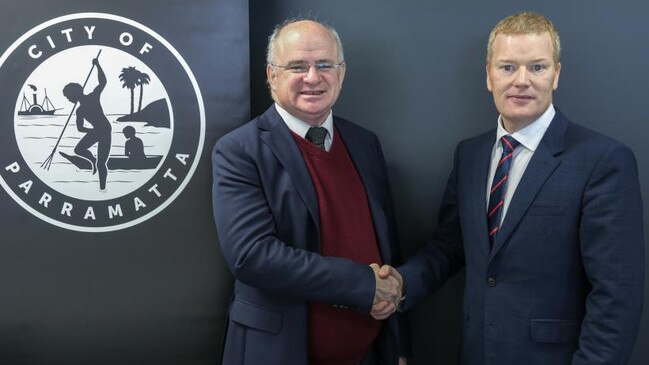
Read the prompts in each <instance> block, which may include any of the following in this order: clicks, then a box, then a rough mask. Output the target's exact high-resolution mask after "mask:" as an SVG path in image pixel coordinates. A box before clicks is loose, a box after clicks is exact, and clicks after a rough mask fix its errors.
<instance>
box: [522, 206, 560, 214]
mask: <svg viewBox="0 0 649 365" xmlns="http://www.w3.org/2000/svg"><path fill="white" fill-rule="evenodd" d="M563 210H564V206H563V205H532V206H531V207H530V209H529V210H528V211H527V214H529V215H563Z"/></svg>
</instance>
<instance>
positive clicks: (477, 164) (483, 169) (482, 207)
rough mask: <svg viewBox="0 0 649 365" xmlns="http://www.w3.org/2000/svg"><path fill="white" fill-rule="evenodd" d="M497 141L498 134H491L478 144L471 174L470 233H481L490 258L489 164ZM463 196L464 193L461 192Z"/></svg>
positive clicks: (481, 240)
mask: <svg viewBox="0 0 649 365" xmlns="http://www.w3.org/2000/svg"><path fill="white" fill-rule="evenodd" d="M495 140H496V132H495V130H494V131H493V132H489V133H487V134H486V135H485V137H484V138H482V139H481V140H480V141H479V142H478V146H477V148H476V149H475V150H474V154H473V156H472V158H471V161H470V166H469V171H470V172H469V174H470V176H471V191H470V195H469V197H470V201H471V202H472V204H473V219H472V223H469V224H475V225H476V228H475V230H470V229H469V230H468V231H470V232H479V234H478V237H479V245H480V247H481V248H482V249H483V250H484V252H483V253H484V254H485V255H487V256H488V254H489V251H490V250H491V248H490V245H489V236H488V234H487V231H488V228H487V181H488V176H487V175H488V174H489V164H490V163H491V150H492V149H493V145H494V143H495ZM459 194H462V192H459Z"/></svg>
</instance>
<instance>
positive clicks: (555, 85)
mask: <svg viewBox="0 0 649 365" xmlns="http://www.w3.org/2000/svg"><path fill="white" fill-rule="evenodd" d="M560 73H561V62H557V64H556V65H555V66H554V83H553V85H552V90H556V89H557V88H558V87H559V74H560Z"/></svg>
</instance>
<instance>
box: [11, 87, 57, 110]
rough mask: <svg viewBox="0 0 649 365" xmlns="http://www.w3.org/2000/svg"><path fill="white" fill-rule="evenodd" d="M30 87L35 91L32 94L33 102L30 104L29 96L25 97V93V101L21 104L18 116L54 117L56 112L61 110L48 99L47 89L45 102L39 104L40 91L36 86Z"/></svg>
mask: <svg viewBox="0 0 649 365" xmlns="http://www.w3.org/2000/svg"><path fill="white" fill-rule="evenodd" d="M29 87H31V88H32V90H33V91H34V93H33V94H32V102H30V101H29V99H27V96H25V93H23V100H22V102H21V103H20V110H19V111H18V115H54V112H55V111H57V110H59V109H61V108H55V107H54V104H52V101H50V98H48V97H47V89H45V97H44V98H43V102H42V103H41V104H39V103H38V100H37V97H36V91H37V90H38V89H37V88H36V86H34V85H29Z"/></svg>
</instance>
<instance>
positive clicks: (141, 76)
mask: <svg viewBox="0 0 649 365" xmlns="http://www.w3.org/2000/svg"><path fill="white" fill-rule="evenodd" d="M149 81H151V78H150V77H149V75H147V74H146V73H144V72H140V71H138V75H137V80H136V81H135V84H136V85H139V86H140V102H139V104H138V106H137V111H138V112H139V111H140V110H142V97H143V96H144V85H148V84H149Z"/></svg>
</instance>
